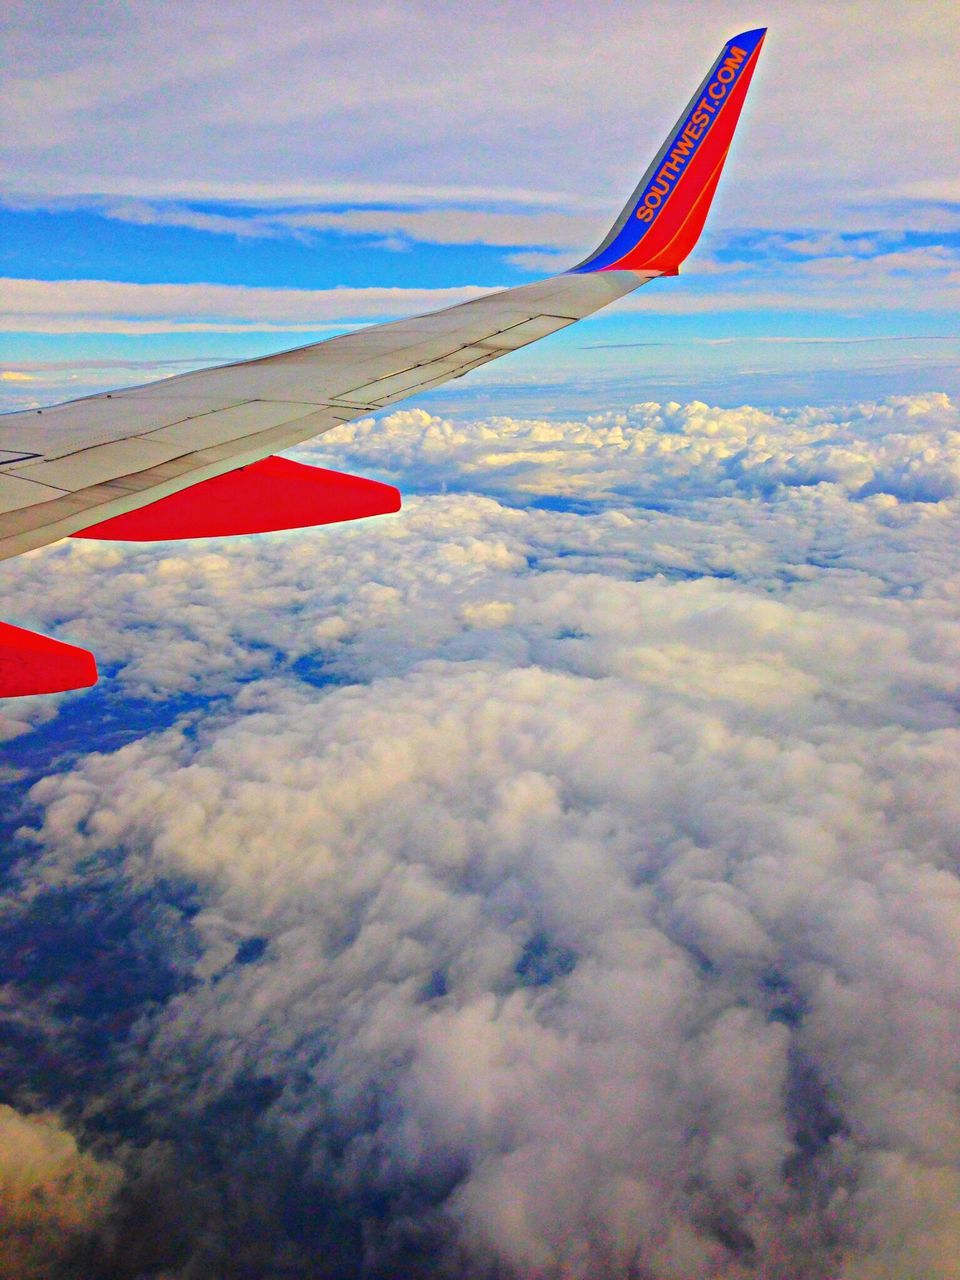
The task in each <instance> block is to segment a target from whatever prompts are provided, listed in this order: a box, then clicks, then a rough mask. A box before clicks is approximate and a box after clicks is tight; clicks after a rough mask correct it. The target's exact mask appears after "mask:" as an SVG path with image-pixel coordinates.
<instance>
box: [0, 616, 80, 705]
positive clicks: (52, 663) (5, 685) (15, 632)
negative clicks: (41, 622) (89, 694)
mask: <svg viewBox="0 0 960 1280" xmlns="http://www.w3.org/2000/svg"><path fill="white" fill-rule="evenodd" d="M96 683H97V663H96V659H95V658H94V656H93V654H92V653H90V652H88V650H86V649H79V648H78V647H77V646H76V645H73V644H64V643H63V641H62V640H52V639H51V638H50V636H41V635H38V633H37V632H36V631H25V630H24V629H23V627H14V626H11V625H10V623H9V622H0V698H23V697H26V696H28V695H29V694H33V693H62V692H63V691H64V690H65V689H86V688H88V687H89V686H90V685H92V684H96Z"/></svg>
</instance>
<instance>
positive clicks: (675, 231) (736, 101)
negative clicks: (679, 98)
mask: <svg viewBox="0 0 960 1280" xmlns="http://www.w3.org/2000/svg"><path fill="white" fill-rule="evenodd" d="M765 35H766V28H765V27H761V28H759V29H758V30H756V31H745V32H744V33H743V34H742V35H739V36H735V37H734V38H733V39H732V40H729V41H728V42H727V43H726V44H725V45H724V46H723V49H722V51H721V53H720V56H719V58H717V60H716V62H715V63H714V64H713V66H712V67H711V68H710V70H709V72H708V73H707V76H706V79H705V80H704V81H703V83H702V84H701V85H700V88H699V89H698V90H697V92H696V93H695V94H694V95H693V97H692V98H691V99H690V101H689V103H688V104H687V108H686V110H685V111H684V113H683V115H682V116H681V117H680V119H679V120H678V121H677V124H676V126H675V128H674V129H673V131H672V132H671V133H670V134H669V136H668V137H667V140H666V142H665V143H664V144H663V146H662V147H661V148H660V150H659V152H658V153H657V156H656V158H655V159H654V161H653V164H651V166H650V168H649V169H648V170H647V172H646V173H645V174H644V175H643V177H642V178H641V180H640V185H639V186H638V187H637V189H636V191H634V193H633V195H632V196H631V197H630V199H629V200H628V201H627V203H626V205H625V207H624V209H623V212H622V213H621V214H620V217H619V218H618V219H617V221H616V222H615V223H614V224H613V226H612V227H611V229H610V233H609V235H608V236H607V238H606V239H605V240H604V241H603V243H602V244H601V245H600V246H599V248H598V249H597V250H596V251H595V252H594V253H592V254H591V255H590V257H589V258H586V259H584V261H583V262H581V263H579V264H578V265H577V266H576V267H574V268H573V270H574V271H652V272H657V273H658V274H660V275H676V273H677V271H678V270H679V267H680V263H681V262H683V260H684V258H686V257H687V255H688V254H689V253H690V251H691V249H692V248H693V246H694V245H695V244H696V243H697V240H698V239H699V238H700V232H701V231H702V230H703V224H704V222H705V221H706V218H707V212H708V211H709V209H710V202H711V201H712V199H713V193H714V192H715V191H716V189H717V183H718V182H719V180H720V173H721V170H722V169H723V162H724V160H726V158H727V152H728V150H729V149H730V143H731V142H732V140H733V131H734V129H735V128H736V127H737V121H738V120H739V118H740V110H741V108H742V107H743V100H744V98H745V97H746V96H747V89H748V87H749V85H750V80H751V77H752V76H753V72H754V68H755V67H756V65H757V58H758V57H759V56H760V49H761V47H762V45H763V38H764V36H765Z"/></svg>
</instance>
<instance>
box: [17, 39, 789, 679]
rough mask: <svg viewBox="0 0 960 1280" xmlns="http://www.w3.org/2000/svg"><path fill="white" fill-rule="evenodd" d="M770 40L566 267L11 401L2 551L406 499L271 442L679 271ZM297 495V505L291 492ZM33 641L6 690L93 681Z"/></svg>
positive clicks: (442, 376)
mask: <svg viewBox="0 0 960 1280" xmlns="http://www.w3.org/2000/svg"><path fill="white" fill-rule="evenodd" d="M763 36H764V32H763V31H750V32H745V33H744V34H743V35H741V36H738V37H735V38H734V39H733V40H731V41H728V42H727V44H726V45H725V46H724V48H723V50H722V51H721V53H720V56H719V57H718V58H717V60H716V62H714V64H713V66H712V67H711V69H710V71H709V72H708V74H707V77H706V79H705V80H704V81H703V83H702V84H701V86H700V88H699V89H698V91H697V93H696V94H695V95H694V97H693V98H692V99H691V101H690V103H689V104H688V107H687V109H686V111H685V112H684V114H683V115H682V116H681V117H680V120H679V121H678V122H677V126H676V127H675V128H674V130H673V131H672V132H671V134H670V135H669V137H668V138H667V141H666V142H665V143H664V145H663V147H661V149H660V151H659V152H658V153H657V156H656V158H655V159H654V162H653V164H652V165H651V166H650V168H649V169H648V170H647V173H646V174H645V175H644V177H643V179H641V182H640V185H639V186H638V187H637V189H636V191H635V192H634V193H633V195H632V196H631V198H630V200H629V201H628V202H627V205H626V206H625V207H624V209H623V211H622V213H621V214H620V217H619V218H618V219H617V221H616V222H615V223H614V225H613V227H612V228H611V230H610V233H609V234H608V235H607V237H606V239H605V240H604V241H603V242H602V244H601V245H600V246H599V247H598V248H597V250H596V251H595V252H594V253H593V254H591V255H590V257H588V258H587V259H585V260H584V261H583V262H581V263H580V264H578V265H577V266H576V267H574V268H572V269H571V270H570V271H568V272H566V273H564V274H562V275H559V276H553V277H551V278H549V279H547V280H543V281H539V282H537V283H535V284H529V285H520V286H518V287H517V288H514V289H505V290H503V291H502V292H497V293H492V294H487V295H485V296H483V297H480V298H476V299H473V300H471V301H469V302H464V303H460V304H459V305H458V306H454V307H448V308H446V309H445V310H443V311H437V312H433V313H431V314H429V315H423V316H417V317H414V318H413V319H410V320H400V321H393V322H390V323H386V324H380V325H373V326H371V327H369V328H367V329H363V330H360V331H359V332H356V333H351V334H346V335H344V336H342V337H338V338H332V339H328V340H327V341H325V342H321V343H314V344H311V345H310V346H305V347H299V348H296V349H294V350H292V351H285V352H281V353H280V354H278V355H274V356H267V357H264V358H261V359H256V360H246V361H241V362H239V363H235V364H229V365H223V366H221V367H219V368H216V369H205V370H199V371H197V372H195V373H187V374H181V375H179V376H178V377H174V378H167V379H164V380H163V381H161V382H154V383H149V384H147V385H146V386H143V387H133V388H129V389H125V390H121V391H115V392H112V393H109V394H105V395H104V394H101V395H96V396H90V397H87V398H85V399H83V400H75V401H70V402H68V403H66V404H60V405H54V406H52V407H50V408H46V409H42V410H29V411H26V412H20V413H13V414H7V415H4V416H3V417H2V418H0V559H3V558H6V557H9V556H14V555H19V554H21V553H22V552H25V551H29V550H31V549H32V548H34V547H40V546H44V545H46V544H47V543H50V542H56V541H58V540H59V539H60V538H63V537H68V536H74V537H83V536H89V537H98V538H128V539H136V540H139V541H144V540H152V539H159V538H168V537H196V536H213V535H215V534H218V533H224V532H226V533H233V532H254V531H261V530H266V529H276V528H290V527H296V526H298V525H305V524H322V523H329V522H331V521H333V520H344V519H356V518H359V517H361V516H364V515H368V514H375V513H377V512H378V511H388V510H396V509H397V507H398V506H399V496H398V495H396V492H395V490H392V489H389V486H379V487H375V488H370V487H369V486H372V485H374V482H372V481H364V480H362V479H360V478H359V477H351V476H341V475H339V473H336V472H323V471H321V470H320V469H319V468H301V470H302V471H315V472H316V473H317V474H316V475H315V476H307V475H304V474H300V472H294V471H291V470H290V468H291V467H297V466H299V465H300V464H291V463H286V465H284V463H285V460H282V459H275V458H273V455H274V454H275V453H277V452H278V451H280V450H283V449H289V448H291V447H293V446H294V445H297V444H301V443H302V442H303V441H305V440H309V439H311V438H313V437H314V436H317V435H320V434H322V433H323V432H325V431H329V430H331V429H332V428H333V427H336V426H339V425H340V424H341V423H343V422H349V421H352V420H353V419H355V418H358V417H362V416H364V415H367V414H369V413H371V412H373V411H376V410H377V409H381V408H384V407H386V406H388V405H392V404H396V403H397V402H398V401H400V400H404V399H407V398H408V397H410V396H413V395H416V394H417V393H418V392H420V391H425V390H428V389H430V388H432V387H436V386H440V385H442V384H443V383H445V382H448V381H450V380H451V379H453V378H458V377H461V376H463V375H464V374H466V373H469V372H470V371H471V370H472V369H476V368H478V367H479V366H481V365H483V364H487V363H489V362H490V361H492V360H497V359H499V358H500V357H501V356H504V355H507V354H508V353H509V352H510V351H516V350H519V349H520V348H521V347H524V346H528V345H529V344H530V343H531V342H536V341H539V339H540V338H543V337H546V336H548V335H549V334H551V333H556V332H558V331H559V330H560V329H564V328H566V327H567V326H568V325H571V324H574V323H575V322H576V321H577V320H580V319H582V318H584V317H585V316H588V315H590V314H592V313H593V312H595V311H598V310H599V309H600V308H601V307H604V306H606V305H607V304H608V303H610V302H613V301H615V300H616V299H618V298H621V297H623V296H625V295H626V294H628V293H631V292H633V291H634V290H635V289H638V288H640V287H641V286H642V285H644V284H647V283H648V282H649V281H650V280H653V279H656V278H657V277H658V276H663V275H675V274H676V273H677V271H678V270H679V266H680V263H681V262H682V261H683V259H684V258H686V256H687V255H688V254H689V253H690V251H691V249H692V248H693V246H694V244H695V243H696V241H697V239H698V237H699V235H700V231H701V230H702V227H703V223H704V220H705V218H706V215H707V210H708V209H709V205H710V201H711V200H712V198H713V193H714V191H715V190H716V186H717V182H718V180H719V176H720V171H721V169H722V167H723V162H724V160H725V158H726V155H727V151H728V149H729V146H730V141H731V139H732V137H733V132H734V129H735V127H736V123H737V120H738V118H739V115H740V110H741V108H742V105H743V100H744V97H745V95H746V91H747V87H748V86H749V83H750V78H751V76H752V75H753V70H754V67H755V65H756V60H757V56H758V55H759V52H760V47H761V45H762V43H763ZM265 460H266V461H265ZM278 464H279V465H278ZM241 469H245V470H241ZM365 486H366V487H365ZM384 489H389V493H383V492H380V490H384ZM288 491H289V492H290V494H291V496H292V495H293V493H294V491H295V493H296V501H291V502H290V503H285V501H284V495H285V494H286V493H287V492H288ZM212 511H214V512H215V515H214V516H213V517H212V516H211V512H212ZM288 516H289V517H290V518H289V519H288V518H287V517H288ZM26 637H33V638H32V639H29V640H28V639H26ZM40 641H47V638H46V637H36V636H34V633H31V632H24V631H23V630H22V629H21V628H18V627H12V626H9V625H8V624H0V697H13V696H18V695H22V694H27V693H37V692H54V691H59V690H61V689H64V688H71V687H83V686H86V685H88V684H91V683H93V681H94V680H95V678H96V668H95V665H94V663H93V658H92V655H90V654H87V652H86V650H82V649H73V648H72V646H62V645H60V642H57V641H52V640H51V641H47V642H46V645H44V644H42V643H40ZM58 645H60V647H59V648H57V647H56V646H58ZM48 646H54V647H48ZM67 649H69V650H71V652H70V653H69V654H65V652H64V650H67ZM79 655H83V656H82V657H80V656H79ZM67 658H69V661H67ZM45 662H46V663H47V664H48V667H49V671H48V678H47V679H46V683H45V676H44V663H45ZM71 673H73V674H74V675H75V676H76V679H75V680H74V683H72V684H71V683H70V680H71ZM91 673H92V678H91Z"/></svg>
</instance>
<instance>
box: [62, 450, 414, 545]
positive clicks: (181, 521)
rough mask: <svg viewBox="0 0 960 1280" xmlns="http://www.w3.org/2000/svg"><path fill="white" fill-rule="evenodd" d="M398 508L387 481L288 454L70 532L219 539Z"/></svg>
mask: <svg viewBox="0 0 960 1280" xmlns="http://www.w3.org/2000/svg"><path fill="white" fill-rule="evenodd" d="M399 510H400V494H399V492H398V490H396V489H395V488H394V487H393V485H389V484H381V483H380V482H379V481H378V480H366V479H364V478H363V477H362V476H350V475H345V474H344V473H343V472H341V471H327V470H325V469H324V468H322V467H308V466H305V465H304V464H303V463H302V462H291V461H290V459H289V458H264V459H263V461H262V462H254V463H252V464H251V465H250V466H248V467H241V468H240V469H239V470H238V471H228V472H226V473H225V474H224V475H222V476H215V477H214V478H213V479H212V480H201V481H200V483H199V484H195V485H193V486H192V487H191V488H189V489H182V490H181V491H180V492H179V493H173V494H171V495H170V496H169V497H167V498H159V499H158V500H157V501H156V502H151V503H149V504H148V505H147V506H145V507H140V508H139V509H138V510H136V511H128V512H127V513H126V514H125V515H121V516H114V517H113V518H112V519H110V520H102V521H101V522H100V523H99V524H93V525H90V527H89V528H87V529H81V530H80V532H79V533H75V534H74V535H73V536H74V537H75V538H102V539H104V540H106V541H116V542H162V541H165V540H166V539H171V538H222V537H227V536H229V535H230V534H239V533H269V532H270V531H272V530H274V529H303V528H307V527H309V526H310V525H316V524H336V523H338V522H339V521H342V520H359V519H361V518H362V517H363V516H379V515H384V514H386V513H387V512H389V511H399Z"/></svg>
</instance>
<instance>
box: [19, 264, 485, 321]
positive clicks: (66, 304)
mask: <svg viewBox="0 0 960 1280" xmlns="http://www.w3.org/2000/svg"><path fill="white" fill-rule="evenodd" d="M0 287H2V289H3V296H4V315H3V317H2V318H0V328H5V329H6V330H8V331H14V332H24V331H29V332H33V333H92V332H98V333H163V332H180V331H192V332H197V331H206V332H214V331H216V332H226V333H237V332H243V331H244V330H247V329H255V330H256V331H257V332H265V331H269V330H277V329H282V330H297V329H301V330H311V331H313V330H315V329H317V328H320V329H323V328H325V327H328V324H329V322H331V321H342V320H347V319H354V318H356V317H358V316H362V317H364V318H373V317H379V316H391V317H394V316H408V315H415V314H418V313H419V312H422V311H435V310H438V309H439V308H441V307H447V306H453V305H454V303H457V302H465V301H467V300H468V299H470V298H475V297H478V296H480V295H481V294H484V293H487V292H489V291H490V288H491V287H492V286H486V287H484V286H482V285H463V286H459V287H456V288H439V289H404V288H379V287H371V288H361V289H352V288H346V287H344V288H336V289H271V288H263V287H250V286H245V285H222V284H132V283H125V282H122V281H114V280H25V279H13V278H7V279H2V280H0Z"/></svg>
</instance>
